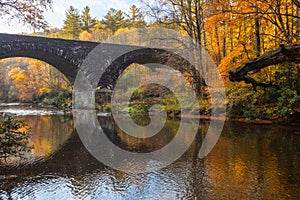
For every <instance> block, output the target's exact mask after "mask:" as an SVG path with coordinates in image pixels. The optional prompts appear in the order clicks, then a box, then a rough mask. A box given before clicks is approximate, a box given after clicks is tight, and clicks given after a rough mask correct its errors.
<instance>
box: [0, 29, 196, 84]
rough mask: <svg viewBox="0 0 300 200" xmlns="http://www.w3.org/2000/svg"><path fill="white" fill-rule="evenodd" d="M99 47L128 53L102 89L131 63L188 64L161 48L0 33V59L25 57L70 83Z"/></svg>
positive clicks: (112, 66)
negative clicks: (43, 64)
mask: <svg viewBox="0 0 300 200" xmlns="http://www.w3.org/2000/svg"><path fill="white" fill-rule="evenodd" d="M98 45H102V46H103V47H105V49H109V52H110V53H112V54H113V53H114V52H116V51H120V49H123V50H124V49H126V52H128V53H126V54H125V55H122V56H120V57H119V58H117V59H115V60H114V61H112V62H111V64H110V66H109V67H108V68H107V69H106V70H105V73H103V75H102V78H101V79H100V82H99V83H97V85H98V86H100V87H101V88H107V89H113V87H114V85H115V83H116V80H117V78H118V77H119V75H120V74H121V73H122V71H123V70H124V69H125V68H126V67H128V66H129V65H130V64H132V63H139V64H145V63H160V64H165V65H168V66H171V67H173V68H175V69H177V70H179V71H180V72H181V73H184V72H185V71H186V70H187V68H186V67H184V66H187V65H188V64H189V63H188V62H187V61H186V60H185V59H184V58H182V57H180V56H178V55H177V54H174V53H171V52H170V51H166V50H162V49H153V48H145V47H136V46H126V45H117V44H106V43H97V42H87V41H77V40H65V39H57V38H45V37H36V36H25V35H13V34H3V33H0V59H4V58H10V57H28V58H35V59H38V60H41V61H44V62H46V63H48V64H50V65H52V66H53V67H55V68H56V69H58V70H59V71H60V72H62V73H63V74H64V75H65V76H66V77H67V78H68V80H69V81H70V82H71V84H73V83H74V81H75V78H76V75H77V72H78V70H79V69H80V67H81V64H82V63H83V61H84V59H85V58H86V57H87V55H88V54H89V53H90V52H91V51H92V50H93V49H94V48H95V47H96V46H98ZM189 73H192V76H193V77H199V76H200V75H199V74H198V72H197V70H191V68H189ZM197 80H199V79H197Z"/></svg>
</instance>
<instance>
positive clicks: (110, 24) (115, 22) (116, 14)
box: [101, 8, 125, 33]
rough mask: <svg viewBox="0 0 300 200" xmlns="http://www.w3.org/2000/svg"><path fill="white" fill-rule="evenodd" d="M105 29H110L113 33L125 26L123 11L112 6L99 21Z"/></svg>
mask: <svg viewBox="0 0 300 200" xmlns="http://www.w3.org/2000/svg"><path fill="white" fill-rule="evenodd" d="M101 23H102V24H103V25H104V28H105V29H110V30H111V31H112V32H113V33H115V32H116V31H117V30H118V29H119V28H123V27H125V21H124V16H123V12H122V11H121V10H116V9H114V8H111V9H109V11H108V12H107V14H106V15H105V16H104V19H103V20H102V21H101Z"/></svg>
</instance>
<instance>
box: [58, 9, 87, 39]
mask: <svg viewBox="0 0 300 200" xmlns="http://www.w3.org/2000/svg"><path fill="white" fill-rule="evenodd" d="M81 29H82V25H81V20H80V14H79V11H78V10H77V9H76V8H74V7H73V6H70V8H69V9H68V10H67V11H66V19H65V20H64V26H63V30H62V32H63V34H64V35H65V36H66V37H67V38H70V39H78V38H79V34H80V32H81Z"/></svg>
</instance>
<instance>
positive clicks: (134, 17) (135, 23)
mask: <svg viewBox="0 0 300 200" xmlns="http://www.w3.org/2000/svg"><path fill="white" fill-rule="evenodd" d="M126 16H127V17H128V18H129V19H128V20H127V22H126V26H127V27H137V28H141V27H145V26H146V22H145V20H144V14H143V12H142V11H141V9H140V8H137V7H136V6H135V5H132V6H131V7H130V11H129V14H126Z"/></svg>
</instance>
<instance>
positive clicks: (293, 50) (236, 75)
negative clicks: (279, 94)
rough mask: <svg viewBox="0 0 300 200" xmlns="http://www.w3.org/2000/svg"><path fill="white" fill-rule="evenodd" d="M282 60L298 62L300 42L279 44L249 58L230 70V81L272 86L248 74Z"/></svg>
mask: <svg viewBox="0 0 300 200" xmlns="http://www.w3.org/2000/svg"><path fill="white" fill-rule="evenodd" d="M283 62H294V63H296V64H298V63H300V44H291V45H288V46H283V45H281V46H280V48H279V49H276V50H274V51H271V52H269V53H266V54H264V55H263V56H260V57H258V58H255V59H251V60H249V61H248V62H247V63H245V64H244V65H242V66H240V67H238V68H237V69H235V70H230V71H229V79H230V81H232V82H239V81H244V82H245V83H251V84H252V85H253V87H254V88H256V86H263V87H268V86H274V85H273V84H271V83H261V82H257V81H255V80H254V79H253V78H251V77H249V76H248V74H253V73H257V72H259V71H260V70H261V69H262V68H265V67H268V66H270V65H276V64H279V63H283Z"/></svg>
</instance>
